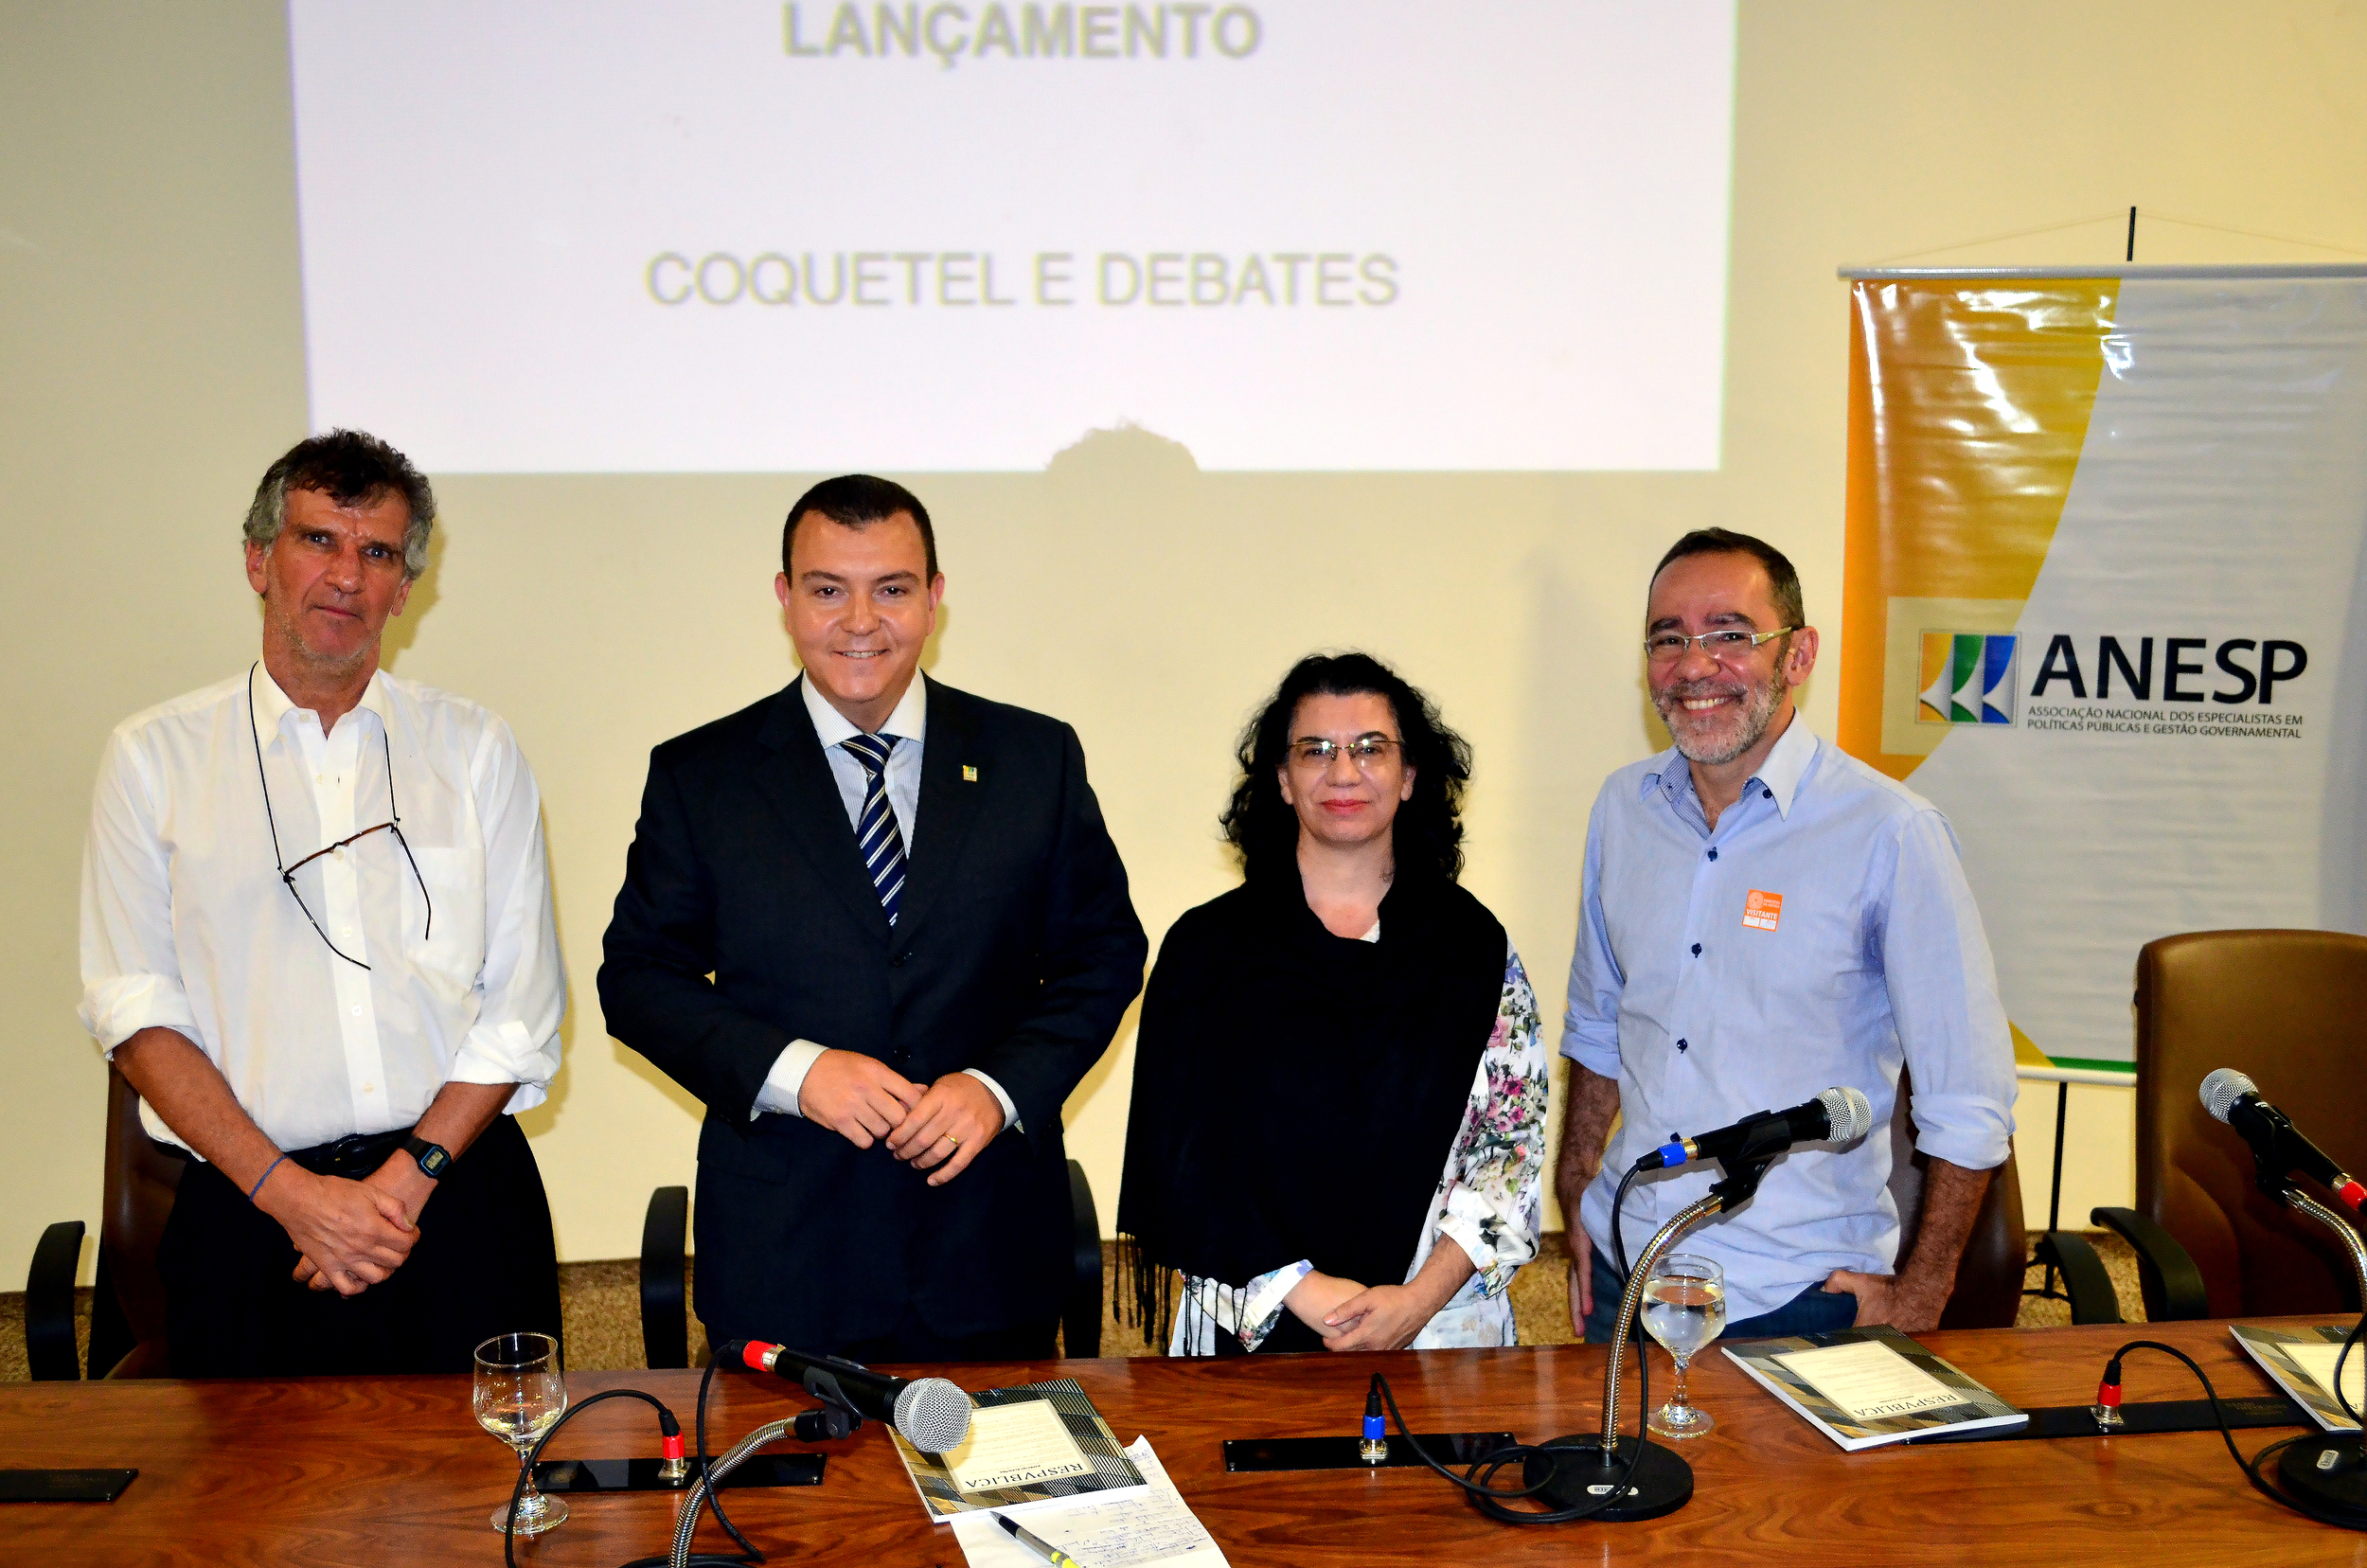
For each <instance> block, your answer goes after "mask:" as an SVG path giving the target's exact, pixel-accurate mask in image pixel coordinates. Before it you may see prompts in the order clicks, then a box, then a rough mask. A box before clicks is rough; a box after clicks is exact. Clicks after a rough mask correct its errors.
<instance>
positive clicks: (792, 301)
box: [642, 250, 1398, 309]
mask: <svg viewBox="0 0 2367 1568" xmlns="http://www.w3.org/2000/svg"><path fill="white" fill-rule="evenodd" d="M642 283H643V285H644V287H646V288H647V290H648V291H649V295H650V298H651V299H653V300H655V301H657V303H659V304H660V305H689V304H692V303H694V302H698V303H703V304H707V305H737V304H739V303H741V302H742V301H748V300H753V301H754V302H756V304H759V305H815V306H825V307H828V306H833V305H858V306H866V305H867V306H875V307H895V306H906V307H911V306H941V307H959V306H970V305H985V306H996V305H1003V306H1013V305H1030V306H1045V307H1051V308H1059V307H1065V306H1073V305H1087V306H1093V307H1096V308H1099V307H1110V308H1118V309H1122V308H1127V307H1133V306H1151V307H1157V306H1202V307H1205V306H1217V305H1234V306H1241V305H1268V306H1276V307H1281V308H1286V309H1287V308H1289V307H1291V306H1312V307H1316V308H1319V309H1321V308H1325V307H1329V308H1334V309H1338V308H1344V307H1356V306H1385V305H1393V304H1395V303H1397V293H1398V288H1397V260H1396V258H1394V257H1390V256H1385V255H1382V254H1380V253H1379V252H1367V253H1364V254H1361V255H1360V254H1358V253H1356V252H1352V251H1266V252H1257V251H1252V252H1250V253H1249V254H1248V255H1245V256H1235V255H1227V254H1223V253H1219V252H1215V251H1197V252H1185V251H1151V252H1148V253H1140V252H1132V251H1101V252H1098V253H1095V254H1090V255H1080V254H1079V253H1077V252H1074V251H1037V252H1036V253H1035V254H1034V256H1033V257H1032V258H1027V259H1024V260H1022V259H1019V258H1005V257H1002V256H999V255H998V254H997V253H995V252H993V251H831V252H819V253H817V252H813V251H800V252H796V253H793V254H792V253H791V252H787V251H761V252H758V253H757V254H756V255H753V256H742V255H740V254H739V253H737V252H733V251H720V250H719V251H707V252H705V253H703V254H696V255H694V254H693V253H691V252H688V251H661V252H659V253H658V254H657V255H656V256H654V257H652V258H650V263H649V265H648V267H647V268H645V269H644V270H643V273H642Z"/></svg>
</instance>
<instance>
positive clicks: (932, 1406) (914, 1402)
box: [723, 1340, 971, 1453]
mask: <svg viewBox="0 0 2367 1568" xmlns="http://www.w3.org/2000/svg"><path fill="white" fill-rule="evenodd" d="M723 1356H724V1359H725V1360H727V1361H729V1360H735V1359H736V1360H738V1361H739V1362H741V1363H743V1364H745V1365H746V1366H748V1367H749V1368H750V1369H751V1370H753V1371H757V1372H770V1373H772V1374H774V1376H775V1377H781V1378H787V1379H788V1380H789V1381H792V1382H793V1383H796V1384H798V1385H799V1386H801V1387H803V1388H804V1389H805V1391H806V1392H807V1393H809V1394H810V1395H812V1396H813V1397H814V1398H815V1399H826V1400H828V1401H829V1402H830V1403H832V1404H836V1405H842V1406H844V1407H845V1408H846V1409H848V1410H851V1411H853V1412H854V1413H855V1414H856V1415H858V1416H868V1417H871V1418H872V1419H873V1420H875V1421H885V1422H886V1423H887V1424H888V1425H890V1426H892V1427H894V1428H895V1429H896V1430H897V1431H898V1432H899V1434H902V1435H903V1437H904V1440H905V1441H907V1442H909V1443H911V1444H912V1446H913V1447H915V1448H917V1449H918V1450H920V1451H921V1452H924V1453H943V1452H945V1451H946V1450H948V1449H954V1448H959V1447H961V1445H962V1439H963V1438H965V1437H967V1436H969V1435H970V1408H971V1406H970V1396H969V1395H968V1394H965V1393H963V1392H962V1390H961V1389H960V1388H958V1387H956V1386H955V1385H954V1384H952V1383H951V1382H948V1381H946V1380H945V1379H943V1378H918V1379H911V1380H907V1379H904V1378H891V1377H889V1376H888V1375H887V1374H886V1373H884V1372H874V1371H872V1370H871V1369H870V1368H869V1367H867V1366H858V1365H857V1364H856V1363H853V1362H850V1361H841V1360H839V1359H838V1358H837V1357H836V1356H809V1355H807V1354H806V1353H805V1352H804V1351H802V1350H792V1349H790V1348H789V1347H788V1346H787V1345H773V1344H769V1343H767V1342H766V1341H764V1340H733V1341H731V1342H729V1343H728V1344H726V1345H724V1346H723Z"/></svg>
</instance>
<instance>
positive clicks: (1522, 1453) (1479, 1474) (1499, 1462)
mask: <svg viewBox="0 0 2367 1568" xmlns="http://www.w3.org/2000/svg"><path fill="white" fill-rule="evenodd" d="M1635 1362H1636V1398H1637V1399H1638V1400H1639V1401H1641V1403H1640V1405H1639V1408H1640V1409H1642V1410H1644V1411H1645V1412H1646V1414H1645V1415H1644V1416H1642V1417H1638V1418H1637V1422H1636V1441H1635V1449H1634V1451H1633V1452H1631V1453H1629V1454H1628V1463H1627V1468H1625V1469H1624V1470H1621V1471H1620V1472H1619V1479H1618V1481H1617V1482H1616V1483H1615V1484H1613V1485H1611V1487H1609V1488H1605V1489H1604V1491H1603V1493H1602V1495H1601V1496H1600V1497H1598V1498H1597V1499H1595V1500H1594V1501H1593V1502H1592V1503H1585V1504H1581V1505H1579V1506H1576V1507H1572V1508H1551V1509H1539V1510H1536V1511H1534V1512H1532V1511H1530V1510H1528V1509H1525V1508H1507V1507H1505V1506H1504V1500H1505V1499H1508V1498H1522V1497H1533V1496H1535V1495H1536V1494H1537V1493H1539V1492H1540V1491H1542V1490H1544V1489H1545V1488H1547V1487H1550V1486H1552V1485H1553V1484H1554V1482H1555V1481H1556V1480H1557V1478H1558V1477H1559V1474H1560V1467H1559V1466H1558V1464H1557V1463H1556V1462H1555V1461H1556V1456H1557V1455H1560V1454H1564V1453H1585V1452H1597V1451H1593V1450H1589V1449H1588V1448H1586V1447H1585V1446H1584V1445H1580V1444H1567V1445H1565V1444H1557V1443H1513V1444H1511V1445H1509V1446H1507V1447H1504V1448H1500V1449H1497V1450H1495V1451H1493V1452H1489V1453H1485V1454H1482V1455H1481V1456H1480V1457H1479V1458H1478V1459H1476V1460H1474V1461H1473V1462H1472V1465H1471V1468H1470V1469H1469V1470H1466V1471H1465V1472H1464V1473H1463V1474H1461V1475H1457V1474H1456V1473H1455V1472H1454V1471H1452V1470H1449V1469H1448V1468H1447V1467H1446V1466H1444V1465H1442V1464H1440V1463H1439V1462H1438V1461H1437V1460H1435V1459H1433V1458H1432V1457H1431V1456H1430V1453H1429V1452H1428V1451H1427V1450H1425V1449H1424V1448H1423V1447H1422V1445H1421V1444H1420V1443H1418V1442H1416V1441H1415V1437H1414V1429H1413V1427H1411V1426H1409V1425H1408V1424H1407V1423H1406V1419H1405V1415H1404V1413H1403V1412H1402V1411H1400V1410H1398V1409H1397V1395H1396V1394H1395V1393H1394V1392H1392V1391H1391V1389H1390V1387H1389V1380H1388V1378H1386V1377H1385V1376H1383V1375H1382V1374H1380V1373H1379V1372H1376V1373H1374V1374H1373V1384H1372V1385H1373V1388H1374V1390H1375V1391H1376V1392H1378V1393H1379V1395H1380V1398H1381V1400H1382V1402H1383V1403H1385V1404H1387V1405H1388V1407H1389V1416H1390V1418H1391V1419H1392V1420H1394V1421H1396V1422H1397V1434H1398V1435H1399V1436H1400V1437H1402V1438H1404V1439H1405V1446H1406V1447H1407V1448H1409V1449H1412V1450H1413V1451H1414V1457H1415V1458H1416V1459H1419V1460H1420V1461H1421V1462H1422V1463H1423V1464H1425V1465H1428V1466H1429V1467H1430V1468H1431V1469H1432V1470H1436V1471H1437V1472H1438V1473H1439V1474H1440V1475H1442V1476H1444V1477H1446V1478H1447V1480H1449V1481H1450V1482H1451V1483H1453V1484H1454V1485H1455V1486H1457V1487H1460V1488H1463V1495H1464V1497H1465V1498H1466V1499H1467V1500H1468V1502H1469V1503H1470V1505H1471V1506H1473V1507H1474V1508H1477V1509H1478V1510H1479V1511H1480V1512H1481V1513H1484V1514H1486V1516H1487V1517H1488V1518H1490V1519H1493V1520H1495V1521H1497V1522H1498V1523H1504V1524H1570V1523H1576V1522H1577V1521H1579V1520H1582V1519H1592V1518H1593V1517H1594V1516H1595V1515H1596V1514H1598V1513H1601V1512H1602V1511H1603V1510H1604V1509H1605V1508H1608V1507H1610V1506H1611V1505H1612V1504H1614V1503H1616V1502H1618V1501H1619V1500H1620V1499H1621V1498H1623V1497H1625V1496H1627V1495H1628V1483H1630V1482H1631V1481H1633V1480H1634V1479H1635V1468H1636V1466H1637V1465H1639V1464H1641V1463H1642V1462H1643V1459H1644V1451H1645V1449H1646V1447H1648V1446H1649V1445H1650V1443H1651V1441H1652V1434H1651V1430H1650V1427H1649V1424H1648V1423H1649V1421H1650V1414H1649V1413H1650V1409H1651V1400H1652V1369H1651V1366H1650V1364H1649V1363H1647V1362H1646V1360H1645V1358H1644V1357H1643V1356H1641V1355H1639V1356H1637V1357H1636V1359H1635ZM1540 1456H1541V1457H1543V1458H1544V1459H1545V1460H1546V1461H1547V1463H1548V1464H1549V1465H1550V1466H1552V1467H1553V1468H1551V1469H1548V1470H1546V1472H1545V1476H1544V1479H1542V1480H1540V1481H1532V1482H1531V1483H1529V1484H1528V1485H1527V1486H1525V1487H1521V1488H1505V1487H1497V1486H1493V1485H1491V1484H1490V1483H1492V1482H1493V1481H1494V1480H1495V1479H1496V1475H1497V1472H1498V1471H1500V1470H1503V1469H1504V1467H1505V1466H1506V1465H1518V1464H1522V1463H1525V1462H1526V1461H1528V1460H1530V1459H1534V1458H1539V1457H1540ZM1483 1472H1485V1473H1483Z"/></svg>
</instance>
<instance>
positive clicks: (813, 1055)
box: [748, 669, 1019, 1128]
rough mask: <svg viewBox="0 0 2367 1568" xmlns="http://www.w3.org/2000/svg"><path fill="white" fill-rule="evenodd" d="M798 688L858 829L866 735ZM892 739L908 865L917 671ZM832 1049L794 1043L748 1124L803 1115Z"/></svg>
mask: <svg viewBox="0 0 2367 1568" xmlns="http://www.w3.org/2000/svg"><path fill="white" fill-rule="evenodd" d="M797 689H798V691H799V693H800V694H802V695H803V696H804V698H805V699H806V714H807V716H808V717H809V718H810V719H811V720H812V721H813V733H814V734H815V735H816V736H817V737H819V738H820V739H821V741H822V755H823V756H824V757H827V758H828V760H829V764H830V778H831V780H832V781H833V782H835V783H836V784H837V785H838V798H839V800H840V801H841V802H842V803H843V804H844V805H845V808H846V829H847V831H849V832H852V831H854V829H855V828H856V827H857V826H858V825H859V824H860V823H861V822H862V821H863V796H864V795H865V794H866V793H869V792H870V789H871V775H869V774H868V773H866V772H865V771H864V770H863V764H862V763H861V762H858V761H856V760H855V754H854V753H852V752H850V751H848V750H847V749H846V747H845V741H847V740H849V739H853V738H854V737H856V736H858V735H861V734H863V729H862V727H861V726H859V725H858V724H856V722H854V721H853V720H851V719H849V718H847V717H846V715H845V714H843V713H841V712H839V710H838V709H836V708H834V707H832V706H831V705H830V701H829V699H828V698H827V697H825V696H823V695H822V693H821V692H820V691H818V690H816V689H815V688H814V684H813V680H812V678H811V677H810V676H809V677H808V678H807V679H805V680H803V681H801V682H799V683H798V686H797ZM878 733H879V734H881V735H882V736H893V737H894V738H895V740H896V744H895V746H894V747H893V748H892V749H891V750H890V751H889V752H888V759H887V797H888V811H890V812H891V813H893V814H894V816H895V818H896V830H897V832H898V833H899V834H900V835H902V837H903V840H904V856H905V859H906V861H907V863H909V862H910V860H911V858H912V852H913V834H914V833H915V832H916V831H917V829H918V827H919V824H920V754H921V748H922V746H923V745H924V744H925V743H926V742H927V739H928V734H929V692H928V677H927V676H925V675H923V674H921V673H920V671H918V670H917V669H916V670H914V671H913V684H912V685H911V686H906V687H905V688H904V695H903V698H902V699H901V700H900V701H899V702H898V703H897V704H896V711H895V712H893V713H891V714H889V715H888V716H887V722H885V723H883V724H881V726H880V728H879V731H878ZM827 1049H828V1046H823V1045H817V1044H815V1043H814V1042H812V1041H810V1040H792V1041H791V1042H789V1043H788V1044H787V1045H786V1046H784V1047H783V1048H782V1050H781V1054H780V1055H779V1056H778V1057H776V1058H775V1059H774V1062H773V1070H772V1071H771V1072H769V1073H767V1074H766V1075H765V1076H764V1083H763V1086H762V1087H760V1088H758V1089H757V1090H756V1103H755V1104H754V1105H753V1106H751V1107H750V1108H749V1111H748V1119H749V1120H750V1121H754V1120H756V1117H757V1116H759V1115H761V1114H764V1113H765V1112H767V1111H772V1112H776V1113H778V1114H781V1115H784V1116H802V1115H804V1114H805V1113H804V1112H803V1111H801V1110H799V1109H798V1108H797V1091H798V1090H799V1089H801V1088H803V1087H804V1086H805V1082H806V1075H807V1074H808V1073H810V1072H811V1071H812V1070H813V1064H814V1062H815V1061H816V1060H818V1059H819V1058H820V1057H821V1055H822V1053H823V1052H824V1051H825V1050H827ZM962 1071H964V1072H966V1073H968V1074H969V1075H970V1077H971V1078H976V1079H977V1080H978V1081H979V1082H981V1083H983V1084H985V1085H986V1086H987V1088H988V1091H989V1092H991V1093H992V1094H993V1096H994V1099H995V1103H996V1104H998V1105H1000V1106H1001V1107H1002V1108H1003V1125H1004V1126H1005V1127H1006V1128H1011V1127H1017V1126H1018V1125H1019V1108H1018V1106H1016V1105H1014V1104H1013V1103H1012V1102H1011V1096H1009V1095H1007V1094H1006V1093H1004V1090H1003V1086H1002V1085H1001V1084H999V1083H997V1082H995V1081H994V1079H993V1078H988V1076H987V1075H986V1074H984V1073H982V1072H980V1071H979V1070H978V1069H977V1068H975V1067H965V1068H963V1069H962Z"/></svg>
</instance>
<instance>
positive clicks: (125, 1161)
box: [89, 1066, 185, 1378]
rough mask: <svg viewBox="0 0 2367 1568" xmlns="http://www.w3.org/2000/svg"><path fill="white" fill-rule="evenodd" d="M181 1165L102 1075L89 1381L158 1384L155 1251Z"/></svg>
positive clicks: (128, 1095) (119, 1088) (161, 1365)
mask: <svg viewBox="0 0 2367 1568" xmlns="http://www.w3.org/2000/svg"><path fill="white" fill-rule="evenodd" d="M184 1168H185V1167H184V1165H183V1162H182V1161H180V1160H178V1159H175V1158H173V1157H172V1156H171V1155H169V1154H168V1153H166V1152H165V1150H164V1149H163V1147H162V1146H160V1145H159V1144H158V1143H157V1142H156V1140H155V1139H153V1138H151V1137H150V1136H149V1135H148V1130H147V1129H146V1128H144V1127H142V1126H141V1125H140V1097H139V1096H138V1095H137V1094H136V1093H134V1092H133V1088H132V1085H131V1083H130V1081H129V1080H127V1079H126V1078H124V1076H123V1075H122V1074H121V1073H119V1072H117V1071H116V1069H115V1068H114V1067H112V1066H110V1067H109V1068H108V1069H107V1153H106V1179H105V1184H104V1186H103V1188H102V1192H101V1197H100V1216H99V1222H98V1281H97V1283H98V1289H97V1290H96V1291H94V1292H93V1309H92V1315H91V1340H90V1363H89V1364H90V1376H92V1377H94V1378H104V1377H116V1378H163V1377H169V1376H170V1375H171V1368H170V1365H169V1363H168V1361H167V1359H166V1353H165V1283H164V1276H163V1274H161V1273H159V1272H158V1270H157V1267H156V1248H157V1244H158V1243H159V1242H161V1241H162V1240H163V1239H164V1235H165V1221H167V1220H168V1219H169V1218H171V1215H172V1203H173V1199H174V1198H175V1197H176V1196H177V1195H178V1193H179V1192H180V1188H181V1172H182V1170H183V1169H184Z"/></svg>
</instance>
